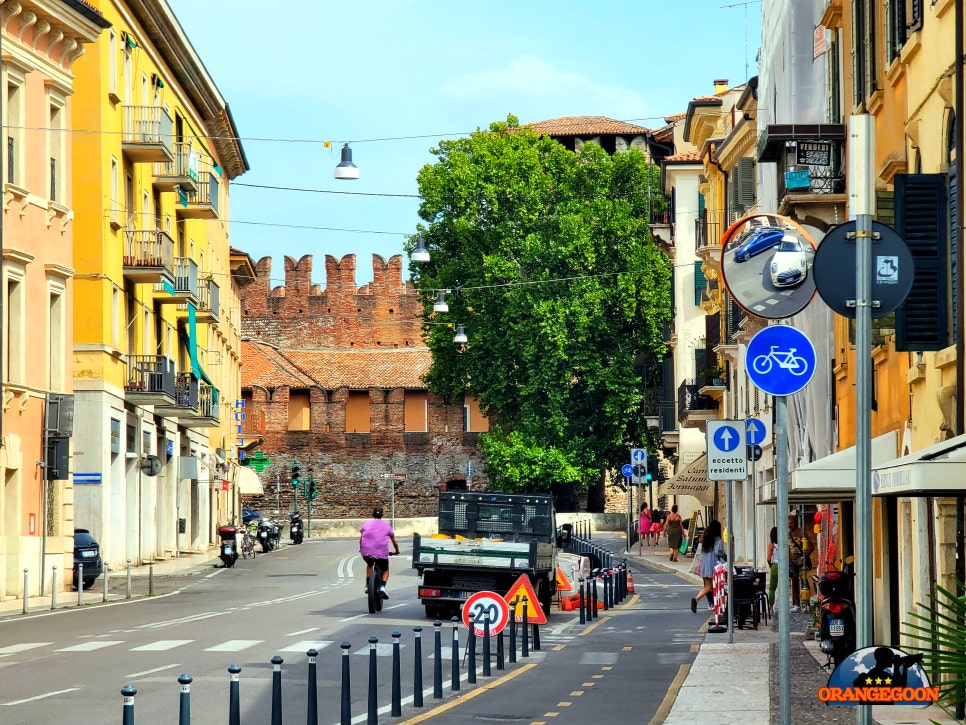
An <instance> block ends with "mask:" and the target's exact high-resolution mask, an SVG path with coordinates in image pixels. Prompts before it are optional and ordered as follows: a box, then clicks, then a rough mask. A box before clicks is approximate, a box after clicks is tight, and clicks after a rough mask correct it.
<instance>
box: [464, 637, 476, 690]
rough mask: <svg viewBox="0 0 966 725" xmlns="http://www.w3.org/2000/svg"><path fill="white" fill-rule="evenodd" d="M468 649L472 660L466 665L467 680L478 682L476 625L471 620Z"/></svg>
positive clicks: (472, 682)
mask: <svg viewBox="0 0 966 725" xmlns="http://www.w3.org/2000/svg"><path fill="white" fill-rule="evenodd" d="M466 651H467V652H468V653H469V656H470V661H469V663H468V664H467V666H466V682H467V684H470V685H475V684H476V626H475V624H474V623H473V622H470V631H469V634H467V635H466Z"/></svg>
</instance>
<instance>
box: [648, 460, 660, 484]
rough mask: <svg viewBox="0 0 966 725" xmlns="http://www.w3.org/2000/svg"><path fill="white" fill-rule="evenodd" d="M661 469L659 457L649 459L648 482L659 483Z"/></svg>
mask: <svg viewBox="0 0 966 725" xmlns="http://www.w3.org/2000/svg"><path fill="white" fill-rule="evenodd" d="M660 475H661V469H660V468H659V467H658V465H657V456H648V457H647V480H648V482H651V481H657V480H658V479H659V478H660Z"/></svg>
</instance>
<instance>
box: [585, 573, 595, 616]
mask: <svg viewBox="0 0 966 725" xmlns="http://www.w3.org/2000/svg"><path fill="white" fill-rule="evenodd" d="M586 584H587V592H586V596H585V597H584V603H585V604H586V605H587V624H590V622H591V620H593V618H594V613H593V611H591V608H592V607H593V605H594V600H593V597H591V596H590V579H588V580H587V582H586Z"/></svg>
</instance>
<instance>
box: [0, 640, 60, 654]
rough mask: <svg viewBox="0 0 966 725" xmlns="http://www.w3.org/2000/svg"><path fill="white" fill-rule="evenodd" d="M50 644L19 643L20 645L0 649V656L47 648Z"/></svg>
mask: <svg viewBox="0 0 966 725" xmlns="http://www.w3.org/2000/svg"><path fill="white" fill-rule="evenodd" d="M52 644H53V642H21V643H20V644H11V645H7V646H6V647H0V655H12V654H17V652H25V651H27V650H28V649H36V648H37V647H47V646H48V645H52Z"/></svg>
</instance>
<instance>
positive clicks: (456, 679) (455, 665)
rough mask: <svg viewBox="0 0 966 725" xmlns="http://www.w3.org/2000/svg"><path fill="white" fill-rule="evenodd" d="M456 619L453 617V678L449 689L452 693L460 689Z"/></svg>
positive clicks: (458, 640) (458, 638) (458, 639)
mask: <svg viewBox="0 0 966 725" xmlns="http://www.w3.org/2000/svg"><path fill="white" fill-rule="evenodd" d="M457 621H458V619H457V618H456V617H453V677H452V682H451V683H450V687H451V688H452V690H453V692H458V691H459V689H460V633H459V630H458V629H457Z"/></svg>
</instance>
